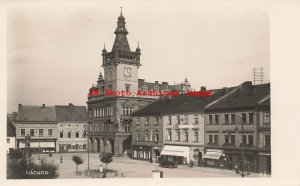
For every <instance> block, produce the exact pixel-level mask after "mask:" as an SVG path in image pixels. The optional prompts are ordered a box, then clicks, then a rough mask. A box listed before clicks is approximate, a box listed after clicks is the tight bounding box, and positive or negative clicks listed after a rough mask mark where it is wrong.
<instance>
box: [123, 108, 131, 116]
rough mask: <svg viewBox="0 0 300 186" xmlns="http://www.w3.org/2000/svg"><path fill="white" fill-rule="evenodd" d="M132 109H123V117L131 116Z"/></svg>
mask: <svg viewBox="0 0 300 186" xmlns="http://www.w3.org/2000/svg"><path fill="white" fill-rule="evenodd" d="M131 113H132V107H123V115H131Z"/></svg>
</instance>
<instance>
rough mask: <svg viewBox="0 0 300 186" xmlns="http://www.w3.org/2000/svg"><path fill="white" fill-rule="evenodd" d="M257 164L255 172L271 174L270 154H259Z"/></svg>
mask: <svg viewBox="0 0 300 186" xmlns="http://www.w3.org/2000/svg"><path fill="white" fill-rule="evenodd" d="M257 164H258V169H257V172H259V173H267V174H271V153H270V152H259V153H258V163H257Z"/></svg>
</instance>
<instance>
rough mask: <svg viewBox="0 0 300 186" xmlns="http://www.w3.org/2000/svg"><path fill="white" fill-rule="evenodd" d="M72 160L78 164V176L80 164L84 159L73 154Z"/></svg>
mask: <svg viewBox="0 0 300 186" xmlns="http://www.w3.org/2000/svg"><path fill="white" fill-rule="evenodd" d="M72 160H73V161H74V163H75V164H76V174H77V176H78V165H80V164H82V163H83V160H82V159H81V157H80V156H76V155H73V156H72Z"/></svg>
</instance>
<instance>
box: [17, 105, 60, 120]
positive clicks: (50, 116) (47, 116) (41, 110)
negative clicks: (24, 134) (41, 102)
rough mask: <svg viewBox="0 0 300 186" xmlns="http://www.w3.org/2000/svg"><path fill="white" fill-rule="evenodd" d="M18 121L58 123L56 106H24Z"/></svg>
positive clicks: (19, 113) (18, 115) (19, 112)
mask: <svg viewBox="0 0 300 186" xmlns="http://www.w3.org/2000/svg"><path fill="white" fill-rule="evenodd" d="M17 121H57V120H56V113H55V108H54V106H44V107H43V106H25V105H24V106H22V108H21V109H20V110H19V111H18V114H17Z"/></svg>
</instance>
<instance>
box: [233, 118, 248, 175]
mask: <svg viewBox="0 0 300 186" xmlns="http://www.w3.org/2000/svg"><path fill="white" fill-rule="evenodd" d="M235 119H236V121H237V122H235V123H236V126H235V131H236V132H238V130H239V129H238V126H239V125H241V126H242V128H241V129H242V130H241V132H242V162H241V170H240V171H241V172H240V175H241V176H242V178H244V177H245V176H247V175H249V174H250V171H249V172H248V173H247V174H245V170H244V163H245V157H244V153H245V152H244V150H245V149H244V142H243V136H244V122H243V120H242V118H241V117H240V116H236V117H235Z"/></svg>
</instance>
